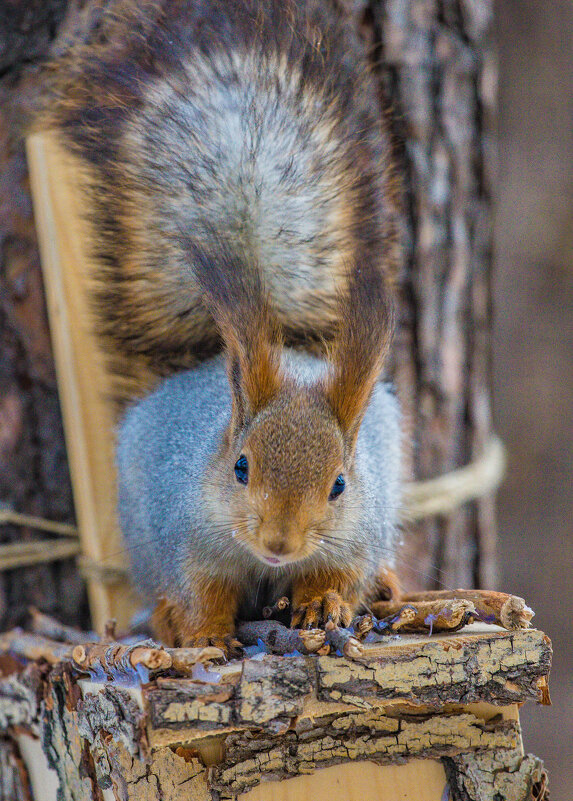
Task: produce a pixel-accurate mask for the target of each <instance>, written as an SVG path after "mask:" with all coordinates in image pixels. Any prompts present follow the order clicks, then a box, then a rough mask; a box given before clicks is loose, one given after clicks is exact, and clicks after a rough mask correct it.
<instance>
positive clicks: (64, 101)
mask: <svg viewBox="0 0 573 801" xmlns="http://www.w3.org/2000/svg"><path fill="white" fill-rule="evenodd" d="M113 8H114V3H112V4H111V12H110V13H109V15H108V17H109V19H107V18H105V19H107V22H105V20H104V25H103V30H102V31H101V32H100V36H99V40H98V42H97V43H96V42H94V43H93V45H88V47H87V48H84V49H83V50H81V51H80V53H79V55H75V56H72V57H70V59H69V64H68V65H67V67H65V68H61V70H60V75H59V79H58V81H59V83H58V86H57V92H56V95H57V99H56V103H55V110H54V111H53V113H52V116H53V118H54V120H55V123H56V124H57V126H58V127H59V128H60V130H61V131H62V132H63V133H64V135H65V137H66V140H67V142H68V143H69V144H70V145H71V146H72V148H73V149H75V151H76V152H78V153H79V154H80V155H81V156H82V157H83V158H84V159H85V160H86V161H88V162H89V163H90V167H91V171H92V176H91V182H90V184H91V201H90V205H91V207H92V208H93V217H92V222H93V225H94V229H95V230H94V233H95V237H94V240H95V241H96V243H97V244H96V249H97V254H96V255H97V257H98V263H99V288H98V290H97V293H96V306H97V311H98V321H99V329H100V333H101V335H102V338H103V340H104V342H105V344H106V346H107V349H108V351H109V354H110V356H109V361H110V366H111V369H112V372H113V373H114V374H115V376H116V379H117V382H116V383H117V391H118V394H119V395H120V396H123V397H124V398H125V397H127V398H128V399H129V398H132V397H136V396H138V395H141V394H144V393H145V391H147V390H148V389H149V388H150V386H152V385H153V384H154V383H155V381H156V379H157V377H159V376H162V375H167V374H169V373H172V372H174V371H177V370H179V369H182V368H185V367H188V366H192V365H193V364H194V363H196V362H197V360H202V359H204V358H206V357H208V356H209V355H212V354H213V353H214V352H215V351H216V350H218V348H219V347H220V345H219V337H218V334H217V331H216V327H215V325H214V323H213V320H212V318H211V316H210V314H209V313H208V312H207V311H206V309H205V307H204V305H203V304H202V303H201V293H200V291H199V288H198V285H197V282H196V280H195V273H194V264H193V258H192V257H191V256H190V248H189V241H190V240H191V241H192V242H193V245H194V246H197V245H198V246H200V247H205V246H206V247H210V249H211V250H213V247H215V248H216V243H217V242H219V241H221V240H223V241H231V242H232V243H233V246H234V248H235V249H240V251H241V253H242V254H243V255H244V256H245V257H246V261H247V262H249V264H250V265H251V266H252V268H253V269H258V270H260V272H261V274H262V276H263V278H264V283H265V286H266V287H267V289H268V291H269V293H270V295H271V300H272V303H273V306H274V308H275V310H276V313H277V316H278V318H279V320H280V322H281V324H282V325H283V327H284V331H285V335H286V341H287V342H288V343H290V344H295V345H302V346H303V347H306V348H307V349H314V348H315V347H316V343H320V342H321V341H322V340H323V339H324V338H326V339H329V338H331V336H332V334H333V331H334V328H335V326H336V321H337V302H338V296H339V294H340V293H344V291H345V288H346V285H347V274H348V268H349V265H350V264H351V263H353V262H355V261H356V260H357V259H359V258H361V257H364V255H366V256H367V257H370V258H372V259H375V260H381V259H384V260H385V263H386V265H387V267H390V268H391V266H392V263H393V262H394V261H395V259H396V243H395V235H394V231H395V224H394V223H395V219H394V218H395V216H396V209H395V205H396V204H395V191H394V187H393V179H392V175H391V171H390V145H389V139H388V136H387V133H386V132H385V130H384V126H383V121H382V114H381V109H380V107H379V102H378V95H377V88H376V85H375V82H374V80H373V79H372V76H371V73H370V69H369V67H368V65H367V64H366V63H365V61H364V56H363V53H362V49H361V47H360V46H359V45H358V43H357V40H356V39H355V33H354V32H353V30H352V27H351V25H350V24H349V23H348V21H347V20H346V19H345V18H344V17H343V16H342V15H340V14H339V13H337V12H335V10H334V4H330V3H328V2H314V0H312V1H311V2H302V1H301V2H294V1H293V0H285V1H284V2H283V1H281V2H262V0H234V1H233V2H218V0H211V1H210V2H202V1H201V0H189V1H188V2H169V3H168V2H166V0H153V1H152V2H150V3H147V4H146V5H145V7H144V8H141V9H140V8H138V7H137V6H136V4H135V3H134V4H133V6H132V7H131V11H130V12H128V13H126V11H125V9H126V8H127V9H129V8H130V5H129V4H127V5H125V4H122V10H121V14H119V13H118V14H117V16H114V14H113ZM106 26H107V28H106ZM106 39H107V40H108V41H109V42H110V43H113V45H112V44H108V45H106V44H101V42H102V41H104V42H105V41H106ZM319 347H320V346H319Z"/></svg>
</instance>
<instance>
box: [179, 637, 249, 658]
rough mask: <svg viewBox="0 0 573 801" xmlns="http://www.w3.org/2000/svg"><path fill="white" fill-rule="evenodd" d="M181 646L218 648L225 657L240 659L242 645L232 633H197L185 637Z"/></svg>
mask: <svg viewBox="0 0 573 801" xmlns="http://www.w3.org/2000/svg"><path fill="white" fill-rule="evenodd" d="M183 646H184V647H185V648H209V647H213V648H220V649H221V651H223V653H224V654H225V656H226V657H227V659H240V658H241V657H242V656H243V646H242V645H241V643H240V642H239V641H238V640H237V638H236V637H235V636H234V635H233V634H226V635H224V636H221V635H211V636H207V635H205V634H203V633H198V634H196V635H193V636H190V637H186V638H185V640H184V642H183Z"/></svg>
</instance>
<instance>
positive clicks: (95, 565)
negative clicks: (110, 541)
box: [0, 435, 506, 585]
mask: <svg viewBox="0 0 573 801" xmlns="http://www.w3.org/2000/svg"><path fill="white" fill-rule="evenodd" d="M505 467H506V456H505V448H504V447H503V443H502V442H501V440H500V439H499V438H498V437H496V436H495V435H494V436H492V437H491V438H490V439H489V441H488V442H487V443H486V446H485V448H484V450H483V453H482V454H481V456H479V457H478V458H477V459H475V460H474V461H473V462H470V464H469V465H467V466H466V467H461V468H458V469H456V470H452V471H450V472H449V473H445V474H444V475H442V476H439V477H438V478H432V479H428V480H427V481H411V482H409V483H407V484H405V486H404V488H403V490H402V510H401V515H400V517H401V519H402V521H403V522H410V523H411V522H416V521H418V520H422V519H424V518H426V517H433V516H434V515H447V514H450V513H451V512H453V511H454V510H455V509H457V508H458V507H459V506H462V504H464V503H468V502H469V501H475V500H477V499H478V498H481V497H483V496H484V495H488V494H489V493H491V492H493V491H494V490H495V489H496V488H497V487H498V486H499V484H500V483H501V480H502V478H503V476H504V474H505ZM2 523H14V524H16V525H21V526H29V527H30V528H37V529H39V530H41V531H50V532H52V533H55V534H61V535H63V536H68V537H77V534H78V532H77V529H76V528H75V527H74V526H71V525H69V524H68V523H57V522H55V521H52V520H44V519H43V518H40V517H32V516H30V515H24V514H20V513H19V512H13V511H12V510H10V509H4V508H1V507H0V524H2ZM79 553H80V544H79V542H77V541H76V542H67V543H64V542H57V541H55V542H54V541H51V542H24V543H11V544H9V545H0V571H2V570H9V569H13V568H15V567H24V566H26V565H30V564H36V563H40V562H52V561H57V560H59V559H67V558H69V557H70V556H76V555H79ZM78 567H79V570H80V573H81V574H82V576H83V577H84V578H86V579H88V580H90V581H97V582H99V583H100V584H106V585H113V584H120V583H121V582H123V581H125V579H126V577H127V576H128V571H127V570H126V569H124V568H122V567H118V566H115V565H114V566H111V565H104V564H102V563H101V562H100V561H97V560H95V559H92V558H91V557H89V556H86V555H85V554H83V555H81V556H79V558H78Z"/></svg>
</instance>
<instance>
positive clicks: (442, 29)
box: [371, 0, 496, 588]
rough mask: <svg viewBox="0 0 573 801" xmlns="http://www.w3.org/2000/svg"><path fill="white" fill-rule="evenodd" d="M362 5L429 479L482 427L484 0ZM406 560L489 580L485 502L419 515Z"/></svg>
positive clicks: (474, 580) (411, 384) (411, 420)
mask: <svg viewBox="0 0 573 801" xmlns="http://www.w3.org/2000/svg"><path fill="white" fill-rule="evenodd" d="M371 10H372V14H373V19H374V24H375V32H376V41H377V42H378V43H379V44H378V59H379V63H380V75H381V79H382V86H383V90H384V94H385V96H386V97H387V98H388V99H389V101H390V105H391V107H392V108H393V117H392V119H393V124H394V129H395V132H396V137H397V140H398V141H399V142H400V143H401V146H400V148H399V153H398V156H399V159H400V162H401V165H402V167H403V175H404V181H405V210H406V220H405V222H406V231H405V239H406V265H405V271H404V275H403V281H402V309H401V311H402V315H401V327H400V330H399V334H398V338H397V342H396V347H395V365H396V366H395V376H396V380H397V383H398V386H399V394H400V396H401V398H402V399H403V402H404V404H405V407H406V415H407V417H406V420H407V434H408V435H412V437H413V443H412V445H413V448H412V453H411V461H412V465H411V469H412V472H413V474H414V476H415V477H418V478H429V477H432V476H436V475H440V474H441V473H445V472H447V471H449V470H452V469H454V468H456V467H458V466H461V465H463V464H465V463H467V462H468V461H469V460H470V459H471V458H472V456H474V455H476V454H478V453H479V452H480V450H481V448H482V447H483V444H484V442H485V441H486V439H487V437H488V435H489V434H490V433H491V409H490V386H491V383H490V330H491V307H490V282H491V275H490V237H491V234H490V225H491V219H490V179H489V176H488V173H487V169H486V156H487V149H488V148H489V147H490V140H489V136H490V133H488V131H490V126H491V122H492V116H493V108H494V103H495V95H496V71H495V65H494V61H493V55H492V52H491V42H490V39H489V37H490V33H491V30H490V28H491V22H492V13H493V9H492V3H491V2H490V0H479V1H478V2H470V1H469V0H441V1H439V2H436V0H416V2H405V0H386V1H385V2H373V3H372V4H371ZM404 559H405V562H407V563H408V564H407V565H405V568H404V570H405V572H406V573H408V572H409V573H410V583H411V584H412V585H414V586H417V587H439V586H442V585H443V586H457V587H460V586H463V587H470V586H474V585H475V584H478V585H480V586H484V587H488V588H493V586H494V584H495V576H496V574H495V518H494V514H493V507H492V499H491V498H484V499H482V500H480V501H479V502H478V503H475V504H471V505H468V506H466V507H464V508H462V509H460V510H458V511H457V512H455V513H454V514H451V515H449V516H447V517H441V518H436V519H432V520H427V521H425V522H423V523H422V524H420V525H418V526H417V527H416V530H415V531H414V532H413V533H412V536H410V537H408V538H407V543H406V548H405V551H404Z"/></svg>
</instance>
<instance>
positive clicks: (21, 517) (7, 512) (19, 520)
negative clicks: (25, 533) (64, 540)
mask: <svg viewBox="0 0 573 801" xmlns="http://www.w3.org/2000/svg"><path fill="white" fill-rule="evenodd" d="M7 523H12V524H13V525H15V526H27V527H28V528H35V529H38V530H39V531H49V532H50V534H59V535H60V536H62V537H77V536H78V530H77V528H76V527H75V526H72V525H71V524H70V523H58V521H57V520H46V519H45V518H44V517H34V516H33V515H25V514H22V513H21V512H14V511H13V510H12V509H7V508H6V507H5V506H0V525H3V524H7Z"/></svg>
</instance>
